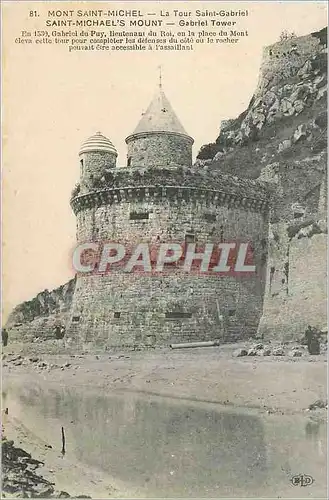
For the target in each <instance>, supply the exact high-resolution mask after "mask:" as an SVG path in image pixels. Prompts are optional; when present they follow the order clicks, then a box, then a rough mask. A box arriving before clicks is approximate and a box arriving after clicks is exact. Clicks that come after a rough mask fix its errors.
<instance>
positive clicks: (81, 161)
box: [80, 160, 83, 175]
mask: <svg viewBox="0 0 329 500" xmlns="http://www.w3.org/2000/svg"><path fill="white" fill-rule="evenodd" d="M80 168H81V175H83V160H80Z"/></svg>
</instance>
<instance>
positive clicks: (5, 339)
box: [1, 328, 8, 347]
mask: <svg viewBox="0 0 329 500" xmlns="http://www.w3.org/2000/svg"><path fill="white" fill-rule="evenodd" d="M1 340H2V345H3V347H6V345H7V344H8V332H7V330H6V329H5V328H3V329H2V330H1Z"/></svg>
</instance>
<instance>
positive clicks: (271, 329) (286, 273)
mask: <svg viewBox="0 0 329 500" xmlns="http://www.w3.org/2000/svg"><path fill="white" fill-rule="evenodd" d="M311 227H312V226H306V227H305V228H301V230H300V232H299V233H297V234H296V235H295V236H294V237H293V238H292V239H289V237H288V235H287V224H284V223H280V224H276V225H275V229H274V230H275V234H276V235H278V237H279V238H280V244H278V243H275V241H273V240H272V243H271V244H270V248H269V256H268V268H267V284H266V291H265V297H264V311H263V317H262V319H261V321H260V327H259V332H260V333H261V334H264V335H265V336H266V337H274V338H276V339H278V340H282V341H283V340H289V339H292V338H294V339H296V338H297V339H298V338H301V337H302V335H303V333H304V331H305V329H306V328H307V326H308V325H311V326H314V327H317V328H319V329H325V328H326V325H327V272H326V259H327V235H326V234H323V233H322V234H321V233H320V234H312V232H311V229H310V228H311ZM272 230H273V228H272ZM272 234H273V233H272Z"/></svg>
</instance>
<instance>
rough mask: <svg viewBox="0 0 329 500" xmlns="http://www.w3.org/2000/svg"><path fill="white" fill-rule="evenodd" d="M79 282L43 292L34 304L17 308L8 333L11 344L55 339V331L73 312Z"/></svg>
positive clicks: (33, 301) (31, 302) (7, 324)
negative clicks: (74, 294) (37, 339)
mask: <svg viewBox="0 0 329 500" xmlns="http://www.w3.org/2000/svg"><path fill="white" fill-rule="evenodd" d="M75 282H76V279H75V278H73V279H71V280H70V281H68V282H67V283H65V284H64V285H61V286H59V287H58V288H55V289H54V290H51V291H49V290H44V291H43V292H40V293H38V295H36V296H35V297H34V298H33V299H32V300H29V301H26V302H23V303H22V304H19V305H18V306H16V307H15V308H14V309H13V311H12V312H11V314H10V316H9V318H8V320H7V323H6V325H5V328H6V330H7V331H8V333H9V342H11V341H13V340H21V341H29V342H30V341H32V340H33V339H34V338H36V337H38V338H40V339H41V340H42V339H44V340H46V339H48V338H53V337H54V333H53V330H54V327H55V326H57V325H58V326H62V325H65V323H66V316H67V313H68V312H69V310H70V308H71V303H72V297H73V293H74V289H75Z"/></svg>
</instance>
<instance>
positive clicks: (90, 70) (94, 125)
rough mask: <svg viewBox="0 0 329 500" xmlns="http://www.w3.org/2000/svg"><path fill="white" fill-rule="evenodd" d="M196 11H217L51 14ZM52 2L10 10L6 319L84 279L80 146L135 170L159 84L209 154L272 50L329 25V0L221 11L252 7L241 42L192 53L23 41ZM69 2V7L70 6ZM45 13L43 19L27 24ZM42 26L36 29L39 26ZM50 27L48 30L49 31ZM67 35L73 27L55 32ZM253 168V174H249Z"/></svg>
mask: <svg viewBox="0 0 329 500" xmlns="http://www.w3.org/2000/svg"><path fill="white" fill-rule="evenodd" d="M105 4H106V7H107V8H108V7H109V6H110V8H111V9H114V8H116V7H117V8H125V9H128V8H135V9H136V8H139V9H141V10H142V11H150V9H151V8H152V10H153V11H155V12H159V11H160V9H163V10H164V9H168V10H172V9H174V8H177V9H185V10H186V8H187V5H188V6H189V7H190V10H191V11H193V10H195V9H197V8H199V9H200V8H202V9H208V10H213V9H214V8H216V4H218V2H207V1H203V2H184V3H182V2H170V3H166V2H161V5H160V2H138V4H137V7H136V4H132V3H129V2H125V3H124V4H123V2H121V3H119V2H117V3H116V2H111V3H108V2H106V3H105V2H104V3H103V4H102V3H99V4H98V2H83V3H82V2H61V3H57V2H51V5H52V9H57V8H58V9H64V8H65V9H70V8H73V9H78V8H90V9H91V8H92V9H97V8H104V5H105ZM49 5H50V4H49V3H47V2H20V3H14V2H3V3H2V23H3V26H2V30H3V47H2V69H3V72H2V73H3V80H2V99H3V101H2V103H3V115H2V124H3V158H2V176H3V193H2V199H3V206H2V208H3V216H2V219H3V233H2V234H3V270H2V271H3V295H4V299H3V319H4V321H5V319H6V317H7V315H8V312H10V310H11V309H12V307H14V306H15V305H16V304H18V303H20V302H22V301H24V300H29V299H31V298H33V297H34V296H35V295H36V294H37V293H39V292H40V291H42V290H44V289H48V290H51V289H53V288H55V287H57V286H59V285H61V284H63V283H64V282H66V281H67V280H68V279H70V278H72V277H73V274H74V273H73V270H72V266H71V263H70V254H71V251H72V248H73V247H74V244H75V217H74V214H73V212H72V210H71V208H70V205H69V200H70V195H71V191H72V189H73V187H74V184H75V183H76V182H77V181H78V175H79V158H78V151H79V147H80V144H81V143H82V142H83V141H84V140H85V139H86V138H87V137H89V136H90V135H92V134H94V133H95V132H96V131H101V132H102V133H103V134H104V135H106V136H107V137H109V138H110V139H111V141H112V142H113V144H114V145H115V147H116V148H117V150H118V153H119V156H118V161H117V164H118V166H120V165H121V166H124V165H125V163H126V145H125V141H124V140H125V137H127V136H128V135H129V134H130V133H131V132H132V131H133V130H134V128H135V127H136V125H137V123H138V121H139V118H140V116H141V113H142V112H143V111H145V109H146V108H147V106H148V104H149V102H150V100H151V99H152V96H153V94H154V92H155V90H156V86H157V84H158V75H159V70H158V66H159V65H161V66H162V83H163V89H164V91H165V93H166V95H167V97H168V99H169V100H170V102H171V104H172V107H173V108H174V110H175V112H176V114H177V115H178V117H179V119H180V121H181V122H182V124H183V126H184V128H185V129H186V131H187V132H188V134H189V135H191V136H192V137H193V138H194V139H195V144H194V157H195V156H196V154H197V152H198V150H199V149H200V147H201V146H202V145H203V144H205V143H208V142H213V141H214V140H215V139H216V137H217V136H218V132H219V126H220V122H221V120H224V119H228V118H234V117H236V116H238V115H239V114H240V113H241V112H242V111H244V110H245V108H246V107H247V106H248V103H249V101H250V99H251V97H252V94H253V92H254V90H255V88H256V85H257V82H258V77H259V68H260V64H261V57H262V50H263V47H264V46H266V45H270V44H272V43H275V42H276V41H278V39H279V37H280V33H281V32H282V31H283V30H288V31H290V32H292V31H293V32H295V33H296V34H297V35H298V36H301V35H305V34H308V33H310V32H312V31H316V30H319V29H321V28H323V27H324V26H326V24H327V7H326V3H325V2H304V1H300V2H262V3H261V2H258V3H256V2H244V3H242V2H228V3H226V2H225V3H224V2H221V9H232V8H233V9H235V10H238V9H246V8H248V10H249V16H248V18H243V19H242V18H241V20H240V21H239V24H240V26H241V28H243V29H247V30H248V33H249V36H248V37H245V38H244V39H242V40H241V42H240V43H238V44H235V45H231V44H230V45H224V44H221V45H208V44H203V45H200V46H198V47H197V48H195V50H193V51H190V52H187V51H184V52H183V51H182V52H167V53H162V52H161V53H159V52H155V51H153V52H122V51H119V52H115V53H113V52H110V53H109V52H105V51H104V52H103V51H99V52H74V53H70V54H69V53H68V51H67V49H66V47H64V46H62V45H55V44H54V45H51V46H49V45H42V44H40V45H38V46H36V45H33V47H31V46H28V45H24V44H18V43H15V38H16V37H18V36H19V34H20V31H21V30H22V29H27V28H26V27H27V26H28V27H29V28H28V29H32V30H33V29H42V28H40V22H41V21H42V20H43V19H44V18H45V15H46V13H47V11H48V9H49ZM64 5H65V7H64ZM33 9H37V10H38V13H39V18H38V19H32V20H31V18H29V17H28V12H29V11H30V10H33ZM33 23H35V25H33ZM48 29H49V28H48ZM55 29H58V30H61V29H66V28H55ZM241 168H243V166H241Z"/></svg>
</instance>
